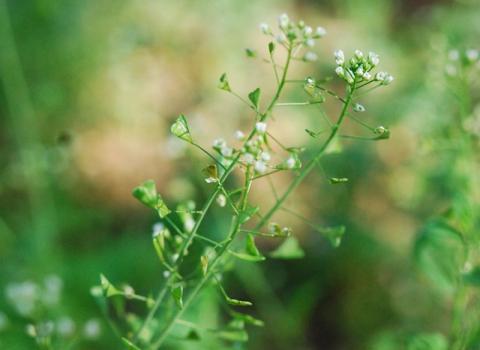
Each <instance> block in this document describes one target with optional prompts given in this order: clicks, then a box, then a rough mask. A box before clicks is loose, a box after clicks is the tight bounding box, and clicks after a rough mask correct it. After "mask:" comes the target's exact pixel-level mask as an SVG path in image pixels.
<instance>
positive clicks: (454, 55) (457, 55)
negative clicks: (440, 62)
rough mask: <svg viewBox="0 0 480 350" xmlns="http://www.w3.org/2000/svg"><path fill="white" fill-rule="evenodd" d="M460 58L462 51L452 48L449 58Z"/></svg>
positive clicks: (454, 59) (453, 59) (456, 59)
mask: <svg viewBox="0 0 480 350" xmlns="http://www.w3.org/2000/svg"><path fill="white" fill-rule="evenodd" d="M459 58H460V52H458V50H450V52H449V53H448V59H449V60H451V61H458V59H459Z"/></svg>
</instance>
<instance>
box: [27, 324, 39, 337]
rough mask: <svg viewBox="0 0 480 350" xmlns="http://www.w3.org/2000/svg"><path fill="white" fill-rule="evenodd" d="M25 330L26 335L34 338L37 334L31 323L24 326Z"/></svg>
mask: <svg viewBox="0 0 480 350" xmlns="http://www.w3.org/2000/svg"><path fill="white" fill-rule="evenodd" d="M25 332H26V333H27V335H28V336H30V337H32V338H35V337H36V336H37V330H36V328H35V326H34V325H33V324H31V323H30V324H27V326H26V327H25Z"/></svg>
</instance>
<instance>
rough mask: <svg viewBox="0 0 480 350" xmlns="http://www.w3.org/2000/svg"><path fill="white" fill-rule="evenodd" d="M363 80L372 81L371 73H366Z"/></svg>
mask: <svg viewBox="0 0 480 350" xmlns="http://www.w3.org/2000/svg"><path fill="white" fill-rule="evenodd" d="M362 78H363V79H365V80H370V79H372V75H371V74H370V73H369V72H365V73H363V76H362Z"/></svg>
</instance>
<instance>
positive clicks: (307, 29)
mask: <svg viewBox="0 0 480 350" xmlns="http://www.w3.org/2000/svg"><path fill="white" fill-rule="evenodd" d="M312 33H313V29H312V27H310V26H306V27H305V28H303V35H305V36H310V35H312Z"/></svg>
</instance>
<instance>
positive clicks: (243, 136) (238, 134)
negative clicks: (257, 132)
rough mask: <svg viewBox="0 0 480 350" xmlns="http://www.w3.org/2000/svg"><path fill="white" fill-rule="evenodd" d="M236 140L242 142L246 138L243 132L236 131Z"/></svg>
mask: <svg viewBox="0 0 480 350" xmlns="http://www.w3.org/2000/svg"><path fill="white" fill-rule="evenodd" d="M235 138H236V139H237V140H240V141H241V140H243V139H244V138H245V134H244V133H243V131H241V130H237V131H235Z"/></svg>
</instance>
